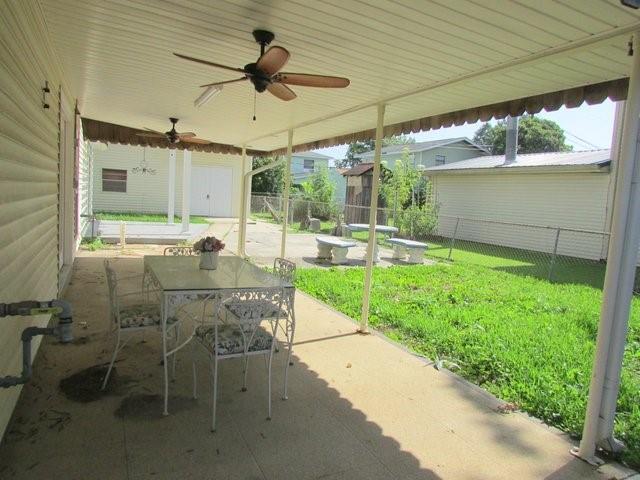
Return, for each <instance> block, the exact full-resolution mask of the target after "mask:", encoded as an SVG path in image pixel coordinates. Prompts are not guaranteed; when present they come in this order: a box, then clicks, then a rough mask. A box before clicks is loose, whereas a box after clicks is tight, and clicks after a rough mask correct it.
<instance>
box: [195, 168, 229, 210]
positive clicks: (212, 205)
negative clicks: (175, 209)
mask: <svg viewBox="0 0 640 480" xmlns="http://www.w3.org/2000/svg"><path fill="white" fill-rule="evenodd" d="M232 185H233V171H232V169H231V168H229V167H201V166H195V167H192V169H191V213H192V214H193V215H204V216H206V217H230V216H231V187H232Z"/></svg>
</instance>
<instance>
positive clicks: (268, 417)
mask: <svg viewBox="0 0 640 480" xmlns="http://www.w3.org/2000/svg"><path fill="white" fill-rule="evenodd" d="M272 363H273V347H272V349H271V352H270V353H269V374H268V375H267V376H268V377H269V380H268V381H269V399H268V404H269V406H268V415H267V420H271V364H272Z"/></svg>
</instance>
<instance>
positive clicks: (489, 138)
mask: <svg viewBox="0 0 640 480" xmlns="http://www.w3.org/2000/svg"><path fill="white" fill-rule="evenodd" d="M506 137H507V127H506V121H504V120H502V121H499V122H498V123H496V124H495V125H491V124H489V123H485V124H484V125H482V126H481V127H480V128H479V129H478V130H476V132H475V134H474V135H473V141H474V142H475V143H477V144H478V145H483V146H485V147H486V148H488V149H489V150H490V151H491V153H492V154H493V155H503V154H504V151H505V144H506ZM565 141H566V138H565V135H564V130H563V129H562V128H561V127H560V125H558V124H557V123H556V122H554V121H551V120H546V119H543V118H538V117H534V116H533V115H525V116H523V117H520V120H519V122H518V153H540V152H568V151H570V150H573V147H572V146H571V145H567V144H566V143H565Z"/></svg>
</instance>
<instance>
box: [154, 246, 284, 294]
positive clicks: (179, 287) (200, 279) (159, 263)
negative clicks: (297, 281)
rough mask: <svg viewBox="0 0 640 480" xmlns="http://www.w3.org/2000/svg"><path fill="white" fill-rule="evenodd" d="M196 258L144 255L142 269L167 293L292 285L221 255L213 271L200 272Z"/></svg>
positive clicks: (234, 258)
mask: <svg viewBox="0 0 640 480" xmlns="http://www.w3.org/2000/svg"><path fill="white" fill-rule="evenodd" d="M199 263H200V258H199V257H197V256H163V255H145V257H144V268H145V271H147V272H149V273H150V274H151V275H153V277H154V278H155V280H156V282H157V283H158V286H159V287H160V288H161V289H162V290H163V291H165V292H170V291H196V290H203V291H213V290H224V289H229V288H261V287H265V288H266V287H284V288H293V284H292V283H290V282H287V281H284V280H282V279H280V278H279V277H277V276H275V275H273V274H271V273H269V272H267V271H265V270H263V269H262V268H260V267H257V266H256V265H253V264H251V263H249V262H247V261H246V260H243V259H242V258H240V257H236V256H226V255H225V256H222V255H221V256H220V257H219V258H218V268H217V269H216V270H201V269H200V268H199Z"/></svg>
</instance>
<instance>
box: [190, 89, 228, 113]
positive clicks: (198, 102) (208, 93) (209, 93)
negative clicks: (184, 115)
mask: <svg viewBox="0 0 640 480" xmlns="http://www.w3.org/2000/svg"><path fill="white" fill-rule="evenodd" d="M221 91H222V85H212V86H210V87H209V88H207V89H206V90H205V91H204V92H202V95H200V96H199V97H198V98H196V99H195V101H194V102H193V106H194V107H196V108H200V107H201V106H203V105H204V104H205V103H207V102H208V101H209V100H211V99H212V98H213V97H215V96H216V95H217V94H219V93H220V92H221Z"/></svg>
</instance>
